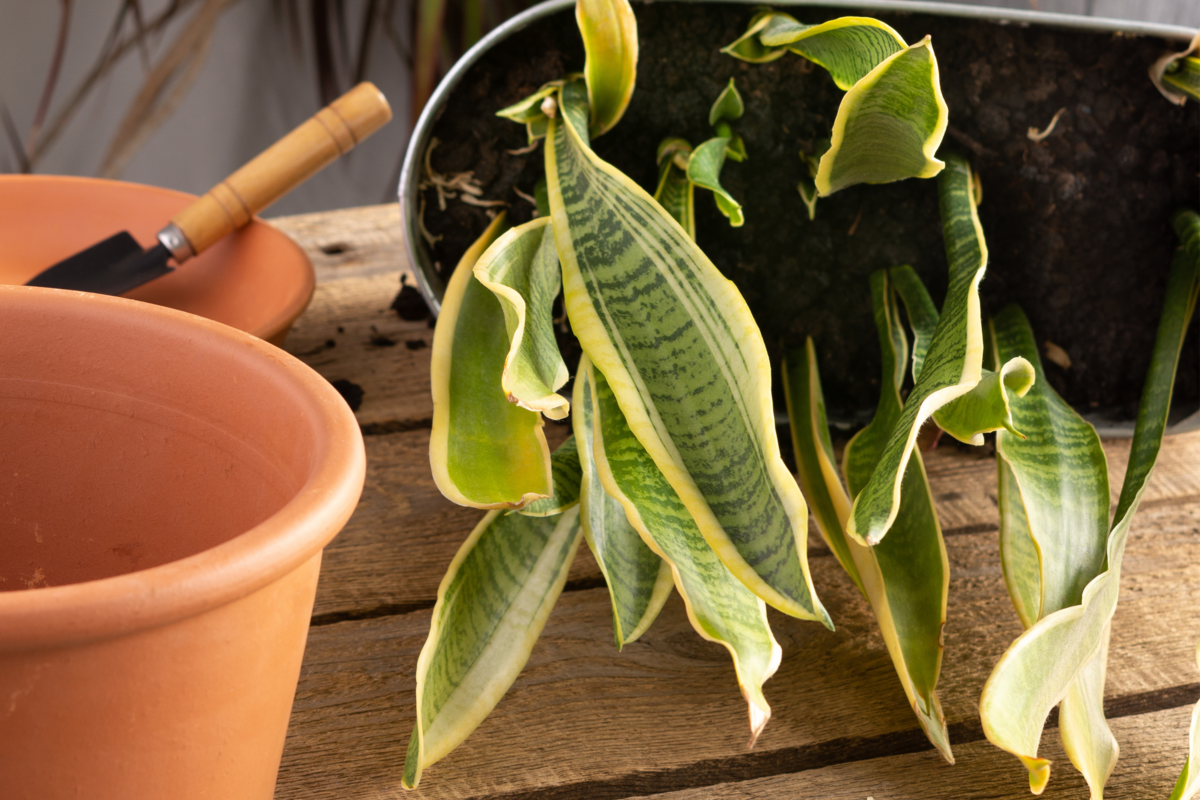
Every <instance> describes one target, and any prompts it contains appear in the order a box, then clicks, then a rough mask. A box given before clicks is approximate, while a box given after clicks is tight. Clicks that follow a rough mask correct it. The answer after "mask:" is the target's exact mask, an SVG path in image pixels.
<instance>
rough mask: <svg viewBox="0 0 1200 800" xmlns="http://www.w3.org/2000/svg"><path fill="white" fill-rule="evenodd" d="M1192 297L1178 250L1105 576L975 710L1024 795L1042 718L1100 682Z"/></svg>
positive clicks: (1024, 645)
mask: <svg viewBox="0 0 1200 800" xmlns="http://www.w3.org/2000/svg"><path fill="white" fill-rule="evenodd" d="M1198 292H1200V263H1198V262H1197V259H1196V258H1195V257H1194V256H1193V255H1192V254H1191V253H1189V252H1188V251H1187V250H1185V249H1180V250H1179V251H1177V253H1176V256H1175V259H1174V262H1173V264H1172V266H1171V274H1170V277H1169V278H1168V283H1167V295H1166V301H1165V303H1164V307H1163V314H1162V318H1161V320H1160V321H1159V327H1158V335H1157V337H1156V339H1155V343H1154V353H1153V356H1152V358H1151V362H1150V369H1149V371H1148V374H1147V376H1146V382H1145V386H1144V387H1143V389H1142V401H1141V405H1140V406H1139V408H1138V419H1137V427H1136V428H1135V430H1134V435H1133V444H1132V447H1131V451H1130V456H1129V466H1128V468H1127V470H1126V473H1125V482H1124V484H1123V485H1122V487H1121V497H1120V499H1119V500H1118V502H1117V511H1116V514H1115V517H1114V521H1113V524H1112V526H1111V528H1110V529H1109V533H1108V540H1107V543H1106V553H1105V556H1106V569H1105V571H1104V572H1102V573H1100V574H1099V575H1098V576H1097V577H1096V578H1094V579H1093V580H1092V581H1091V582H1090V583H1089V584H1088V585H1087V586H1086V588H1085V589H1084V590H1083V594H1082V600H1081V602H1080V603H1079V604H1078V605H1072V606H1068V607H1067V608H1063V609H1061V610H1059V611H1055V612H1054V613H1051V614H1049V615H1046V616H1044V617H1043V618H1042V619H1041V620H1040V621H1038V622H1037V623H1036V624H1035V625H1034V626H1033V627H1032V628H1030V629H1029V630H1027V631H1026V632H1025V633H1024V634H1022V635H1021V637H1020V638H1018V639H1017V640H1016V641H1015V642H1014V643H1013V645H1012V646H1011V647H1010V648H1009V649H1008V651H1007V652H1006V653H1005V654H1004V655H1003V657H1001V659H1000V661H999V663H998V664H997V665H996V667H995V669H994V670H993V671H992V674H991V676H990V677H989V678H988V681H987V683H986V684H985V685H984V688H983V695H982V697H981V698H980V701H979V708H980V717H981V719H982V721H983V730H984V734H985V735H986V736H987V738H988V740H989V741H991V742H992V743H993V744H995V745H996V746H997V747H999V748H1001V749H1003V750H1006V751H1008V752H1010V753H1012V754H1013V755H1015V756H1017V758H1019V759H1020V760H1021V762H1022V763H1023V764H1024V765H1025V767H1026V769H1027V770H1028V771H1029V784H1030V788H1031V789H1032V790H1033V791H1034V792H1035V793H1039V792H1040V791H1041V790H1042V789H1043V788H1044V787H1045V785H1046V782H1047V781H1048V780H1049V778H1050V762H1049V761H1048V760H1046V759H1044V758H1040V757H1038V755H1037V748H1038V742H1039V740H1040V739H1041V733H1042V726H1043V724H1044V722H1045V719H1046V715H1047V714H1049V713H1050V709H1051V708H1053V707H1054V705H1055V704H1057V703H1058V702H1059V701H1060V700H1062V699H1063V698H1064V697H1065V696H1067V694H1068V692H1069V691H1071V690H1072V684H1073V683H1075V682H1076V681H1077V680H1078V679H1079V678H1080V676H1081V675H1084V676H1085V677H1084V679H1085V680H1089V681H1091V683H1092V684H1095V683H1096V682H1097V681H1100V680H1102V679H1103V674H1102V672H1100V673H1099V674H1095V673H1093V674H1092V676H1091V677H1090V678H1089V677H1087V676H1086V675H1085V673H1084V671H1085V670H1086V669H1088V668H1089V664H1090V663H1091V662H1093V661H1094V660H1096V659H1098V658H1100V657H1102V656H1103V649H1104V643H1105V641H1106V638H1107V635H1108V629H1109V624H1110V621H1111V619H1112V615H1113V612H1114V611H1115V610H1116V606H1117V599H1118V593H1119V590H1120V580H1121V561H1122V557H1123V556H1124V553H1125V543H1126V539H1127V536H1128V533H1129V526H1130V524H1131V523H1132V521H1133V515H1134V513H1135V512H1136V511H1137V507H1138V504H1139V503H1140V502H1141V498H1142V494H1143V493H1144V491H1145V488H1146V482H1147V480H1148V479H1149V477H1150V473H1151V471H1152V470H1153V469H1154V463H1155V461H1156V460H1157V458H1158V451H1159V448H1160V447H1161V445H1162V437H1163V432H1164V431H1165V430H1166V424H1167V414H1168V412H1169V411H1170V406H1171V392H1172V389H1173V387H1174V381H1175V372H1176V369H1177V367H1178V363H1179V351H1180V349H1181V347H1182V345H1183V338H1184V335H1185V334H1186V332H1187V328H1188V324H1189V322H1190V321H1191V318H1192V314H1193V312H1194V310H1195V304H1196V297H1197V293H1198ZM1092 669H1097V670H1098V669H1099V668H1098V667H1092ZM1093 704H1094V703H1093ZM1081 725H1082V723H1081ZM1095 789H1096V787H1095V786H1093V791H1095Z"/></svg>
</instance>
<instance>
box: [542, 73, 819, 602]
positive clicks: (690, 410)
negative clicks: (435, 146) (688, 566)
mask: <svg viewBox="0 0 1200 800" xmlns="http://www.w3.org/2000/svg"><path fill="white" fill-rule="evenodd" d="M560 97H561V98H562V105H563V108H562V112H563V113H561V114H559V115H558V117H556V118H555V119H553V120H551V123H550V135H549V136H548V137H547V146H546V174H547V182H548V184H549V189H550V204H551V213H552V216H553V219H554V235H555V241H556V243H557V244H558V254H559V260H560V261H561V263H562V265H563V287H564V295H565V297H566V307H567V313H568V315H569V317H570V320H571V327H572V329H573V330H574V331H575V333H576V335H577V336H578V337H579V340H580V343H581V345H582V347H583V350H584V352H585V353H587V354H588V357H589V358H590V359H591V360H592V361H593V362H594V363H595V365H596V368H597V369H598V370H600V371H601V372H602V373H603V374H604V376H605V378H607V379H608V383H609V385H610V386H611V387H612V389H613V393H614V394H615V395H616V397H617V400H618V401H619V403H620V405H621V409H622V411H623V412H624V414H625V417H626V419H627V420H628V422H629V427H630V429H631V430H632V431H633V433H634V435H635V436H636V437H637V439H638V441H639V442H641V444H642V446H643V447H645V448H646V451H647V452H648V453H649V454H650V456H651V458H652V459H653V460H654V463H655V464H656V465H657V466H658V468H659V469H660V470H661V471H662V473H663V475H664V476H665V477H666V479H667V482H668V483H669V484H670V485H671V488H672V489H674V490H675V492H676V493H677V494H678V495H679V497H680V499H681V500H682V502H683V504H684V506H685V507H686V508H687V509H688V511H689V513H691V515H692V518H693V519H694V520H695V521H696V524H697V525H698V526H699V528H700V531H701V533H702V534H703V535H704V538H705V540H706V541H708V543H709V544H710V546H712V548H713V549H714V550H715V551H716V552H717V554H718V555H719V556H720V558H721V560H722V561H723V562H724V563H725V564H726V566H727V567H729V569H730V570H731V571H732V572H733V573H734V575H735V576H737V578H738V579H739V580H741V581H742V582H743V583H745V584H746V585H747V586H748V587H749V588H750V589H751V591H753V592H754V593H755V594H757V595H758V596H759V597H761V598H762V599H764V600H766V601H767V603H768V604H770V605H773V606H775V607H776V608H779V609H780V610H781V611H784V612H785V613H788V614H792V615H794V616H798V617H802V618H807V619H816V620H820V621H822V622H825V623H826V624H830V623H829V617H828V614H827V613H826V612H825V610H824V608H823V607H822V606H821V604H820V602H819V601H818V600H817V599H816V594H815V592H814V590H813V587H812V579H811V578H810V577H809V574H808V564H807V554H806V539H807V527H808V512H807V507H806V506H805V504H804V499H803V497H801V495H800V490H799V488H798V487H797V486H796V482H795V480H794V479H793V478H792V476H791V475H790V474H789V473H788V470H787V467H786V466H785V465H784V463H783V461H782V459H781V458H780V456H779V442H778V440H777V439H776V434H775V420H774V410H773V407H772V403H771V392H770V384H771V374H770V366H769V363H770V362H769V360H768V358H767V352H766V347H765V345H764V344H763V341H762V335H761V334H760V333H759V331H758V328H757V326H756V325H755V324H754V320H753V317H752V316H751V314H750V310H749V308H748V307H747V306H746V303H745V301H744V300H743V299H742V297H741V295H740V294H739V293H738V291H737V289H736V288H734V286H733V284H732V283H730V282H729V281H728V280H727V279H726V278H725V277H724V276H722V275H721V274H720V272H719V271H718V270H717V269H716V267H715V266H713V264H712V262H711V261H709V260H708V258H707V257H706V256H705V255H704V254H703V253H702V252H701V251H700V249H699V248H698V247H697V246H696V245H695V243H694V242H693V241H692V240H691V238H690V237H689V236H688V235H687V232H686V231H685V230H684V229H683V228H681V227H680V226H679V224H678V223H677V222H676V221H675V220H673V219H672V218H671V217H670V215H668V214H667V212H666V211H664V210H663V209H662V207H661V206H660V205H659V204H658V203H656V202H655V201H654V199H653V198H652V197H650V195H648V194H646V193H645V192H644V191H643V190H642V189H641V188H640V187H639V186H638V185H637V184H636V183H634V182H633V181H632V180H630V179H629V178H628V177H626V176H625V175H623V174H621V173H620V172H619V171H618V170H616V169H615V168H614V167H612V166H611V165H609V164H607V163H605V162H604V161H603V160H601V159H600V158H599V157H598V156H597V155H596V154H595V153H594V152H593V151H592V150H591V148H590V147H589V146H588V141H587V139H586V138H585V135H584V134H585V133H586V131H584V130H582V128H581V117H582V115H581V114H580V113H579V112H578V111H577V110H576V109H577V106H578V104H579V98H578V93H577V92H576V91H574V90H573V88H572V86H571V85H570V84H568V86H566V87H564V88H563V91H562V92H561V94H560Z"/></svg>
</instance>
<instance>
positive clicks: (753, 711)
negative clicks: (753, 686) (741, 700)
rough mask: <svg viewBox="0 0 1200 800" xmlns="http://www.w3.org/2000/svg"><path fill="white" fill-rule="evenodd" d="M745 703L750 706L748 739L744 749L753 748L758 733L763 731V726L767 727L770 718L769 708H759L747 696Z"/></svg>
mask: <svg viewBox="0 0 1200 800" xmlns="http://www.w3.org/2000/svg"><path fill="white" fill-rule="evenodd" d="M746 704H747V705H748V706H749V708H750V741H749V742H747V743H746V749H747V750H753V749H754V745H755V744H757V742H758V737H759V734H761V733H762V732H763V728H765V727H767V723H768V722H770V720H771V709H770V708H759V706H758V705H757V704H756V703H754V702H753V701H751V700H750V699H749V698H747V700H746Z"/></svg>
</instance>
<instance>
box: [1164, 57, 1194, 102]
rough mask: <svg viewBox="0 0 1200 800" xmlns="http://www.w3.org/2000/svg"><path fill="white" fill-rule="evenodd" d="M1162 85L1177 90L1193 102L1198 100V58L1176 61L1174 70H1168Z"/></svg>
mask: <svg viewBox="0 0 1200 800" xmlns="http://www.w3.org/2000/svg"><path fill="white" fill-rule="evenodd" d="M1163 83H1166V84H1167V85H1169V86H1172V87H1174V88H1175V89H1177V90H1178V91H1179V92H1180V93H1181V94H1184V95H1186V96H1188V97H1190V98H1192V99H1193V100H1200V58H1184V59H1180V60H1179V61H1176V62H1175V64H1174V70H1171V68H1168V71H1167V73H1166V74H1165V75H1163Z"/></svg>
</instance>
